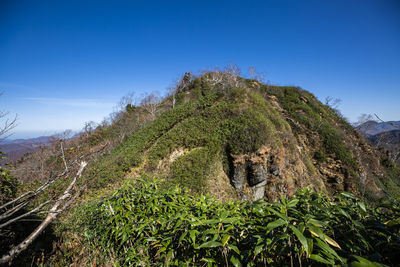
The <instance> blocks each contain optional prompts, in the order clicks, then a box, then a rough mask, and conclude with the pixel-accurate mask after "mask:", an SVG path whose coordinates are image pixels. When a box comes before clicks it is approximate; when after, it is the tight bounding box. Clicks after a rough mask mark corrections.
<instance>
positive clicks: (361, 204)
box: [358, 202, 367, 212]
mask: <svg viewBox="0 0 400 267" xmlns="http://www.w3.org/2000/svg"><path fill="white" fill-rule="evenodd" d="M358 206H360V208H361V209H362V211H364V212H367V209H366V208H365V204H364V203H363V202H358Z"/></svg>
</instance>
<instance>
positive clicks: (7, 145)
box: [0, 136, 52, 165]
mask: <svg viewBox="0 0 400 267" xmlns="http://www.w3.org/2000/svg"><path fill="white" fill-rule="evenodd" d="M51 139H52V137H51V136H40V137H36V138H29V139H15V140H7V139H6V140H3V141H1V142H0V151H1V152H3V153H4V154H5V155H6V156H7V158H6V159H2V160H1V161H0V165H3V164H5V163H8V162H14V161H16V160H18V159H20V158H21V157H22V156H23V155H25V154H26V153H30V152H33V151H35V150H36V149H37V148H38V147H39V146H41V145H45V146H46V145H48V144H49V143H50V141H51Z"/></svg>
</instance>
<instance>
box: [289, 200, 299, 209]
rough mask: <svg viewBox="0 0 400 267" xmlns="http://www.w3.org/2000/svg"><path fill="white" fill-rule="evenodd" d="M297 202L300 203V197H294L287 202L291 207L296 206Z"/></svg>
mask: <svg viewBox="0 0 400 267" xmlns="http://www.w3.org/2000/svg"><path fill="white" fill-rule="evenodd" d="M297 203H299V199H298V198H294V199H292V200H290V201H289V202H288V203H287V206H288V207H289V208H293V207H295V206H296V205H297Z"/></svg>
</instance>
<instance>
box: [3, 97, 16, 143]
mask: <svg viewBox="0 0 400 267" xmlns="http://www.w3.org/2000/svg"><path fill="white" fill-rule="evenodd" d="M1 95H3V92H0V96H1ZM17 120H18V115H17V114H15V115H10V112H8V111H5V110H0V121H1V123H0V141H2V140H4V139H6V138H7V137H10V136H11V135H12V133H10V131H11V130H12V129H14V128H15V127H16V126H17Z"/></svg>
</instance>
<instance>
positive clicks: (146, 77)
mask: <svg viewBox="0 0 400 267" xmlns="http://www.w3.org/2000/svg"><path fill="white" fill-rule="evenodd" d="M229 63H235V64H237V65H238V66H239V67H240V68H241V69H242V71H244V72H245V71H246V70H247V68H248V67H249V66H255V67H256V68H257V70H258V71H262V72H265V73H266V74H267V80H269V81H270V82H272V83H275V84H280V85H297V86H301V87H302V88H304V89H306V90H309V91H311V92H313V93H314V94H315V95H316V96H317V97H318V98H319V99H321V100H324V99H325V98H326V97H327V96H332V97H335V98H340V99H342V104H341V106H340V109H341V111H342V113H343V114H344V115H345V116H346V117H348V118H349V119H350V120H351V121H354V120H356V118H357V117H358V116H359V115H360V114H361V113H377V114H379V115H380V116H381V117H382V118H383V119H385V120H400V86H399V85H400V1H397V0H394V1H386V0H375V1H369V0H357V1H351V0H346V1H338V0H335V1H285V0H283V1H278V0H275V1H217V0H214V1H204V0H203V1H187V0H186V1H111V0H110V1H100V0H97V1H85V0H80V1H73V0H68V1H63V0H57V1H54V0H49V1H40V0H35V1H32V0H31V1H19V0H0V88H1V90H2V91H4V94H3V96H1V97H0V105H1V109H6V110H9V111H11V112H13V113H17V114H18V115H19V125H18V127H17V128H16V135H15V137H27V136H29V135H30V136H34V135H39V134H43V133H50V132H52V131H61V130H63V129H74V130H78V129H81V128H82V126H83V123H84V122H85V121H89V120H94V121H101V119H102V118H103V117H105V116H106V115H107V114H109V113H110V112H112V110H113V106H115V104H116V103H117V102H118V100H119V99H120V98H121V97H122V96H123V95H125V94H126V93H128V92H129V91H133V92H135V93H136V95H138V96H140V95H141V94H142V93H143V92H149V91H153V90H158V91H160V92H161V93H162V92H165V89H166V87H167V86H169V85H170V84H171V83H172V81H173V80H174V79H175V78H176V77H177V76H178V75H179V74H181V73H184V72H185V71H194V72H196V71H198V70H201V69H204V68H206V67H214V66H225V65H227V64H229Z"/></svg>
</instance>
